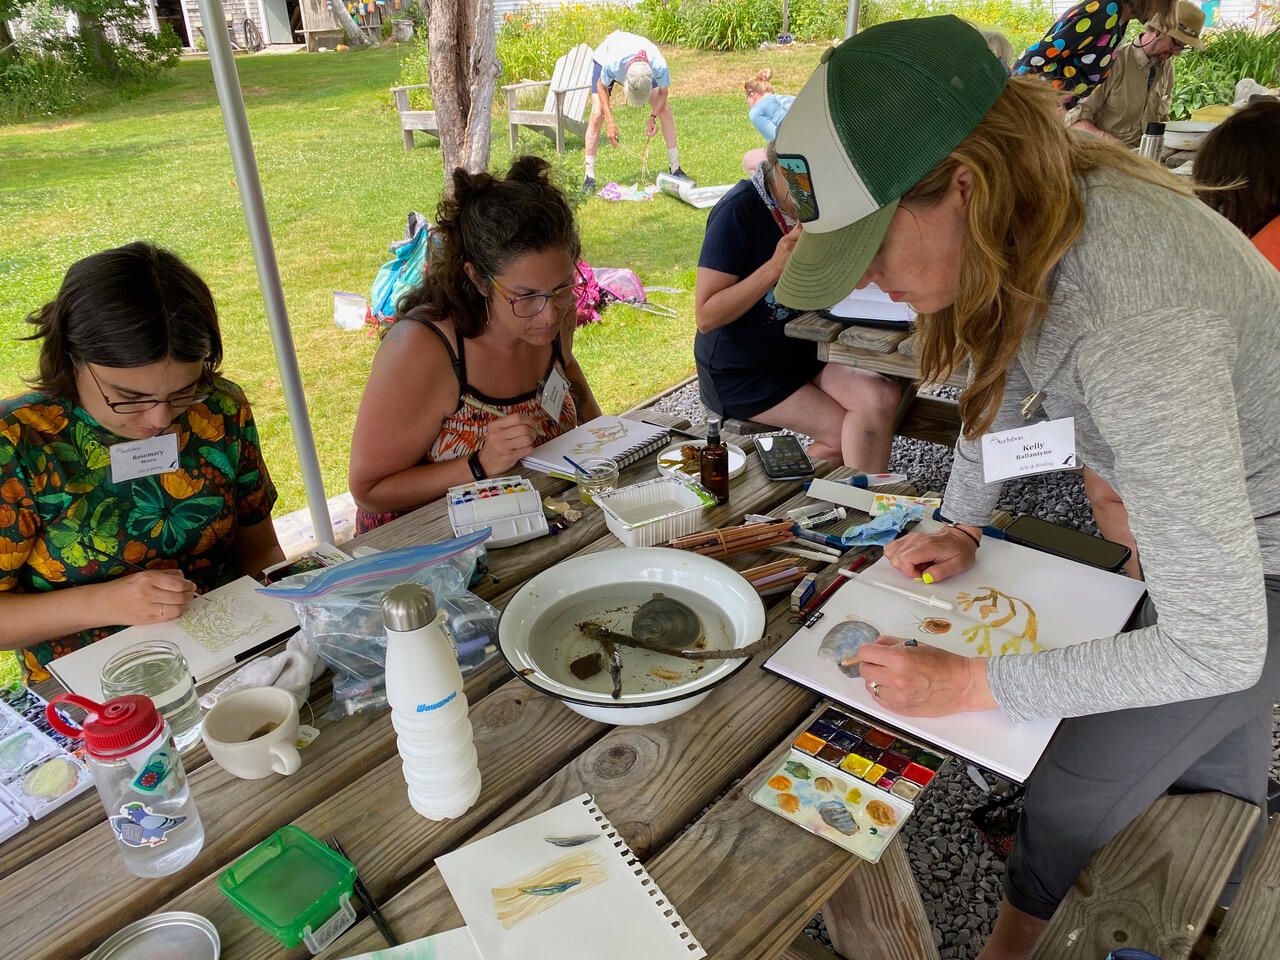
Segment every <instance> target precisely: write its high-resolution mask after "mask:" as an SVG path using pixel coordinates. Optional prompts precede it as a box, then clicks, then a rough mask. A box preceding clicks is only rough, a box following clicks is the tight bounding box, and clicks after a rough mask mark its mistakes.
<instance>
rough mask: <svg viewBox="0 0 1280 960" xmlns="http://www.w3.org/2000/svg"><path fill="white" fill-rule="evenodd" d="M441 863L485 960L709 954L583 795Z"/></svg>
mask: <svg viewBox="0 0 1280 960" xmlns="http://www.w3.org/2000/svg"><path fill="white" fill-rule="evenodd" d="M436 866H437V867H439V868H440V875H441V877H443V878H444V882H445V884H447V885H448V887H449V892H450V893H451V894H453V899H454V902H455V903H457V905H458V910H459V911H460V912H461V913H462V916H463V918H464V919H465V920H466V922H467V929H469V930H470V931H471V936H472V938H473V939H474V940H475V943H476V948H477V949H478V950H479V951H480V955H481V956H482V957H484V960H541V958H546V960H600V957H603V956H607V957H609V960H667V958H670V960H697V958H699V957H705V956H706V955H707V954H706V951H705V950H703V949H702V947H701V945H699V943H698V941H697V940H696V939H695V938H694V936H693V934H692V933H690V931H689V928H688V927H686V926H685V925H684V921H683V920H681V919H680V915H679V914H678V913H676V911H675V908H674V907H673V906H672V905H671V903H670V902H669V901H668V900H667V898H666V897H664V896H663V895H662V891H661V890H659V889H658V885H657V884H655V883H654V882H653V880H652V879H651V878H650V877H649V875H648V873H646V872H645V869H644V867H643V866H642V865H641V863H640V861H639V860H638V859H637V858H636V857H635V856H634V855H633V854H632V852H631V850H630V849H629V848H628V847H627V845H626V842H625V841H624V840H623V839H622V837H621V835H620V834H619V833H618V831H617V830H615V829H614V828H613V825H612V824H611V823H609V820H608V818H607V817H606V816H605V815H604V814H603V813H602V812H601V811H600V808H599V807H597V806H596V803H595V800H594V799H593V798H592V797H591V795H590V794H587V793H584V794H582V795H581V796H578V797H574V798H573V799H572V800H566V801H565V802H564V803H562V804H560V805H559V806H557V807H553V808H552V809H550V810H548V811H546V812H545V813H540V814H538V815H537V816H536V817H531V818H529V819H528V820H525V821H523V822H521V823H518V824H516V825H514V826H511V827H507V829H505V830H501V831H499V832H498V833H495V834H493V835H492V836H488V837H485V838H483V839H482V840H477V841H475V842H474V843H469V844H467V845H466V846H465V847H462V848H461V849H459V850H455V851H454V852H453V853H449V854H445V855H444V856H443V857H440V858H439V859H438V860H436Z"/></svg>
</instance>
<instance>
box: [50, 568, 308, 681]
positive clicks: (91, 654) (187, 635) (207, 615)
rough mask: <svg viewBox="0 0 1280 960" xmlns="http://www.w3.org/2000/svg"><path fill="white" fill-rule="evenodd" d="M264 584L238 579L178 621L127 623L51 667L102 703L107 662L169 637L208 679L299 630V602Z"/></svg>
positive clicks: (196, 673) (201, 600)
mask: <svg viewBox="0 0 1280 960" xmlns="http://www.w3.org/2000/svg"><path fill="white" fill-rule="evenodd" d="M258 586H259V584H258V582H257V581H256V580H254V579H253V577H241V578H240V579H239V580H233V581H232V582H231V583H228V584H226V585H225V586H222V587H218V588H217V589H216V590H210V591H209V592H208V593H206V594H202V595H201V596H198V597H196V598H195V599H194V600H192V601H191V605H190V606H189V607H187V610H186V612H185V613H183V615H182V616H180V617H179V618H178V619H177V620H173V621H171V622H169V623H149V624H144V625H142V626H137V627H127V628H125V629H124V630H121V631H120V632H119V633H113V634H112V635H111V636H109V637H105V638H104V639H102V640H99V641H98V642H97V643H91V644H89V646H87V647H81V648H80V649H79V650H76V651H75V652H73V653H69V654H67V655H66V656H65V657H58V658H57V659H56V660H53V661H50V663H49V670H50V672H51V673H52V674H53V675H54V676H55V677H57V678H58V681H59V682H60V683H61V684H62V685H63V686H64V687H66V688H67V689H68V690H70V691H71V692H72V693H78V694H80V695H81V696H82V697H88V698H89V699H91V700H96V701H97V702H99V703H101V702H102V699H103V694H102V685H101V683H100V682H99V681H100V679H101V676H102V667H103V664H105V663H106V662H107V661H108V660H110V659H111V658H112V657H113V656H115V655H116V654H117V653H119V652H120V651H121V650H124V649H125V648H126V647H131V646H134V645H135V644H139V643H150V642H154V641H156V640H168V641H170V642H171V643H174V644H177V646H178V649H179V650H181V651H182V655H183V656H184V657H186V659H187V665H188V666H189V667H191V673H192V674H193V675H194V676H195V679H196V682H197V683H202V682H203V681H205V680H209V679H211V678H212V677H216V676H218V675H219V674H220V673H223V672H225V671H227V670H230V669H231V668H232V667H234V666H235V665H236V663H238V662H239V661H241V660H244V659H247V658H248V657H250V656H252V655H254V654H256V653H258V652H260V651H261V650H262V649H264V648H265V647H267V646H269V645H270V644H272V643H274V642H275V641H277V640H281V639H283V638H284V635H285V634H286V633H288V632H289V631H291V630H296V629H297V628H298V618H297V617H296V616H294V613H293V604H291V603H288V602H287V601H284V600H277V599H275V598H274V597H265V596H263V595H261V594H259V593H257V592H255V589H256V588H257V587H258Z"/></svg>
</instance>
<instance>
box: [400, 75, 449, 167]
mask: <svg viewBox="0 0 1280 960" xmlns="http://www.w3.org/2000/svg"><path fill="white" fill-rule="evenodd" d="M429 86H431V85H430V84H428V83H411V84H409V85H408V86H406V87H392V88H391V92H392V93H393V94H394V95H395V98H396V112H397V113H399V114H400V130H401V132H402V133H403V134H404V148H405V149H406V150H412V149H413V131H415V130H421V131H422V132H423V133H425V134H428V135H429V136H432V137H435V138H436V139H437V140H439V139H440V124H439V123H437V122H436V112H435V111H434V110H410V109H409V91H410V90H425V89H427V88H428V87H429Z"/></svg>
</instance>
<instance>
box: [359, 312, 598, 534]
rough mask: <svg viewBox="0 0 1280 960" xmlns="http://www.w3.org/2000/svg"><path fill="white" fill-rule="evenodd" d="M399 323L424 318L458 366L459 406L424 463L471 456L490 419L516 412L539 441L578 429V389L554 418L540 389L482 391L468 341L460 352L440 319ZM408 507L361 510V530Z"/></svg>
mask: <svg viewBox="0 0 1280 960" xmlns="http://www.w3.org/2000/svg"><path fill="white" fill-rule="evenodd" d="M398 322H400V323H405V322H421V323H423V325H424V326H426V327H427V329H429V330H433V331H434V332H435V334H436V336H438V337H439V338H440V342H441V343H443V344H444V348H445V350H447V351H448V353H449V362H450V363H451V364H452V366H453V372H454V375H455V376H456V377H457V378H458V409H457V410H455V411H454V412H453V413H451V414H449V416H447V417H445V418H444V421H443V422H442V423H441V424H440V433H439V434H438V435H437V436H436V439H435V442H434V443H432V444H431V449H430V450H429V451H428V452H427V455H426V457H424V458H423V461H422V462H423V463H440V462H442V461H444V460H465V459H466V458H467V457H469V456H471V455H472V454H473V453H476V452H478V451H479V450H480V448H481V447H482V446H484V440H485V437H486V436H487V435H488V429H489V424H490V423H492V422H493V421H495V420H499V419H501V418H502V417H507V416H510V415H511V414H513V413H522V414H524V415H525V416H526V417H528V418H529V419H530V420H532V421H533V423H534V426H535V427H536V433H535V434H534V439H535V440H537V442H538V443H545V442H546V441H547V440H550V439H552V438H554V437H558V436H560V434H562V433H565V432H566V431H569V430H572V429H573V428H574V427H575V426H576V425H577V423H578V407H577V404H576V403H575V402H574V399H573V394H572V393H569V394H567V395H566V396H565V398H564V405H563V406H562V407H561V408H560V419H559V420H553V419H552V418H551V417H550V416H549V415H548V414H547V412H546V411H545V410H543V409H542V406H541V405H540V404H539V403H538V390H537V389H534V390H530V391H529V392H528V393H522V394H520V395H519V396H516V397H508V398H507V399H505V400H504V399H499V398H496V397H490V396H488V395H487V394H484V393H481V392H480V391H479V390H477V389H475V388H474V387H473V386H471V384H470V383H468V382H467V358H466V346H465V344H466V341H465V340H464V339H463V338H461V337H460V338H459V339H458V349H457V351H455V350H454V349H453V344H451V343H450V342H449V338H448V336H446V335H445V333H444V331H443V330H441V329H440V328H439V327H437V326H436V325H435V324H434V323H431V322H430V321H405V320H401V321H398ZM555 369H559V371H560V373H561V374H562V375H563V374H564V372H565V370H564V354H563V352H562V350H561V348H560V335H559V334H556V338H555V340H553V341H552V343H551V362H550V363H548V364H547V370H546V374H550V373H551V371H552V370H555ZM546 374H544V375H543V379H544V380H545V379H546ZM463 397H474V398H475V399H476V400H479V401H481V402H482V403H484V404H487V405H488V406H490V407H493V408H494V409H496V410H500V411H502V414H501V416H498V415H495V414H492V413H488V412H486V411H484V410H477V409H475V408H474V407H472V406H470V405H469V404H466V403H464V402H463V400H462V398H463ZM407 512H408V511H401V512H399V513H366V512H365V511H363V510H360V511H357V513H356V533H357V534H361V533H367V532H368V531H370V530H373V529H374V528H375V527H380V526H382V525H383V524H384V523H388V522H390V521H392V520H394V519H395V518H396V517H399V516H402V515H403V514H404V513H407Z"/></svg>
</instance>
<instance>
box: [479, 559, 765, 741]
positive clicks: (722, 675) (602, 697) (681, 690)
mask: <svg viewBox="0 0 1280 960" xmlns="http://www.w3.org/2000/svg"><path fill="white" fill-rule="evenodd" d="M664 586H665V587H667V588H668V593H669V594H671V595H674V596H677V597H678V596H679V595H680V594H681V593H685V594H689V593H692V594H695V595H696V596H697V597H698V598H699V599H698V606H699V608H700V609H699V611H698V612H699V615H700V617H702V618H703V621H704V624H705V623H706V620H707V618H708V615H710V616H711V617H714V618H715V619H717V620H718V622H719V624H720V625H721V626H723V629H724V634H725V639H724V641H721V640H720V639H719V638H717V639H716V640H715V643H714V645H715V646H716V647H719V646H720V644H721V642H723V643H724V646H725V647H735V648H736V647H745V646H747V645H748V644H750V643H754V642H755V641H757V640H759V639H760V637H761V636H762V635H763V634H764V619H765V618H764V604H763V603H762V602H761V600H760V596H759V594H757V593H756V592H755V590H754V589H752V587H751V584H749V583H748V582H747V581H746V580H745V579H743V577H742V576H741V575H740V574H739V573H737V572H736V571H735V570H733V569H732V568H730V567H728V566H726V565H725V564H723V563H721V562H720V561H719V560H712V559H711V558H710V557H703V556H700V555H699V554H696V553H690V552H689V551H687V550H672V549H670V548H668V547H630V548H627V549H620V550H605V551H602V552H600V553H592V554H587V555H585V556H579V557H573V558H570V559H568V560H564V561H561V562H560V563H558V564H556V565H555V566H554V567H551V568H550V569H548V570H544V571H543V572H542V573H540V574H538V575H537V576H536V577H533V578H532V579H531V580H529V581H528V582H527V583H525V585H524V586H522V587H521V588H520V589H519V591H517V593H516V595H515V596H514V597H512V598H511V602H510V603H508V604H507V606H506V608H505V609H504V610H503V611H502V619H501V621H500V622H499V624H498V648H499V649H500V650H501V651H502V655H503V657H505V658H506V661H507V664H508V665H509V666H510V667H511V669H512V671H513V672H514V673H515V674H516V676H518V677H520V678H521V679H522V680H524V682H525V683H527V684H529V686H531V687H533V688H534V689H536V690H540V691H541V692H543V693H545V694H547V695H548V696H551V697H555V698H556V699H557V700H560V701H562V702H563V703H564V704H565V706H567V707H568V708H569V709H570V710H573V711H574V712H576V713H580V714H582V715H583V716H584V717H589V718H590V719H592V720H598V721H600V722H601V723H611V724H623V725H628V724H646V723H659V722H661V721H663V720H670V719H671V718H672V717H676V716H679V715H680V714H682V713H684V712H685V711H686V710H690V709H692V708H693V707H695V706H697V705H698V704H699V703H701V702H702V701H703V699H705V698H706V696H707V694H708V693H709V692H710V691H711V688H712V687H714V686H716V685H717V684H719V683H723V682H724V681H725V680H727V679H729V677H731V676H733V675H734V674H735V673H737V672H738V671H739V670H741V669H742V668H743V667H744V666H745V665H746V662H747V661H746V660H745V659H734V660H718V661H717V660H712V661H708V662H707V665H706V667H705V669H703V670H702V671H700V672H699V673H698V674H697V675H696V676H694V677H693V678H691V679H689V680H687V681H684V682H680V683H674V684H671V685H669V686H666V687H663V688H661V689H657V690H651V691H647V692H637V693H627V692H625V691H624V692H623V694H622V697H621V699H619V700H614V699H613V697H612V696H610V694H609V693H608V692H603V693H601V692H596V691H594V690H589V689H585V688H584V687H581V686H575V685H574V683H573V677H572V675H571V674H567V673H566V674H564V676H565V677H567V679H562V678H561V677H556V676H551V675H550V674H548V673H547V672H546V671H545V670H544V669H543V668H542V666H541V665H540V664H539V662H538V660H537V659H536V658H537V655H538V654H539V652H540V651H541V652H542V653H543V655H544V656H545V655H546V653H545V647H546V645H547V644H548V642H549V640H548V638H547V636H546V632H545V630H544V629H540V628H545V626H546V625H547V624H548V623H549V622H550V621H552V620H554V619H555V617H556V611H557V610H564V609H565V608H566V606H568V605H572V603H573V600H574V598H575V597H581V596H584V595H585V596H586V597H593V598H594V597H599V596H601V594H604V595H608V593H609V592H611V591H619V592H621V593H627V592H630V593H637V592H644V591H647V590H649V589H652V590H654V591H657V592H661V591H662V590H663V588H664ZM628 588H630V590H629V591H628ZM636 588H639V591H637V589H636ZM622 652H623V656H624V658H625V657H626V648H623V651H622Z"/></svg>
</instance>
